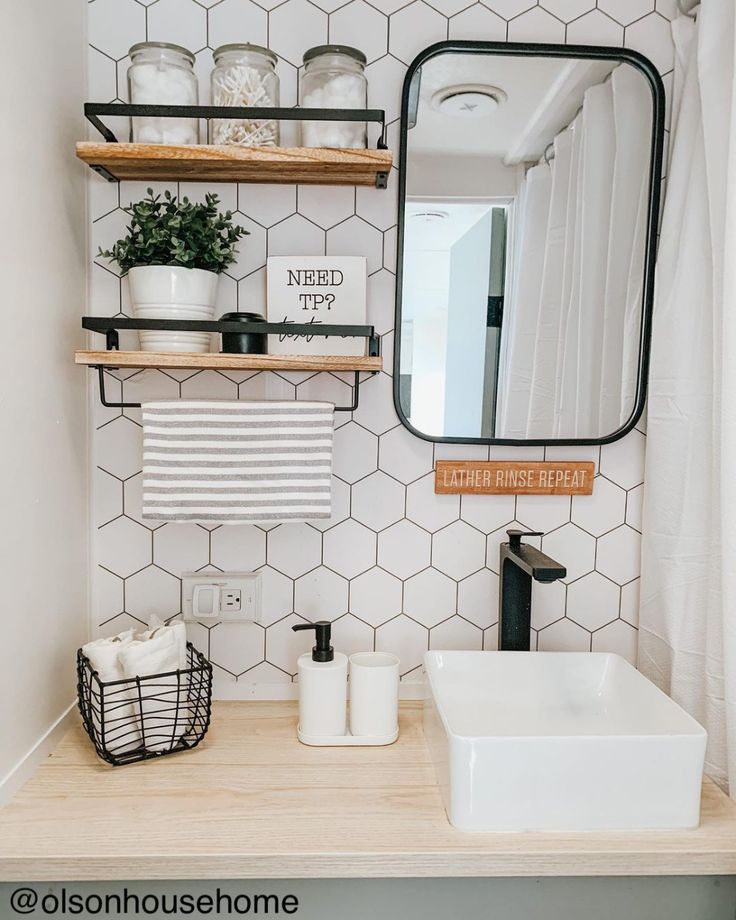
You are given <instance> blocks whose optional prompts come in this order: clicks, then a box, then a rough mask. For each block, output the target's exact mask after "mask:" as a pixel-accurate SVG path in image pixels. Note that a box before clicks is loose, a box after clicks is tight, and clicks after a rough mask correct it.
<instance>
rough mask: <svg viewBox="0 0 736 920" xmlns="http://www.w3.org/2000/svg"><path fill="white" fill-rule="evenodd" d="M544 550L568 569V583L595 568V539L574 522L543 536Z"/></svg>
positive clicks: (565, 579)
mask: <svg viewBox="0 0 736 920" xmlns="http://www.w3.org/2000/svg"><path fill="white" fill-rule="evenodd" d="M542 550H543V551H544V552H545V553H547V555H548V556H551V557H552V558H553V559H556V560H557V561H558V562H559V563H560V564H561V565H564V566H565V568H566V569H567V577H566V578H564V579H563V581H565V582H566V583H568V584H569V583H570V582H571V581H575V580H576V579H578V578H581V577H582V576H583V575H587V574H588V572H592V571H593V569H594V568H595V540H594V539H593V537H591V536H590V534H587V533H585V531H583V530H581V529H580V528H579V527H576V526H575V525H574V524H565V526H564V527H560V529H559V530H555V531H553V533H551V534H549V535H548V536H546V537H543V538H542Z"/></svg>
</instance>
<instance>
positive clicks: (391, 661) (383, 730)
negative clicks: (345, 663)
mask: <svg viewBox="0 0 736 920" xmlns="http://www.w3.org/2000/svg"><path fill="white" fill-rule="evenodd" d="M398 726H399V659H398V658H397V657H396V655H392V654H390V652H358V653H357V654H355V655H351V656H350V734H351V735H360V736H370V737H373V738H375V737H384V736H389V735H393V734H394V733H395V732H396V731H397V730H398Z"/></svg>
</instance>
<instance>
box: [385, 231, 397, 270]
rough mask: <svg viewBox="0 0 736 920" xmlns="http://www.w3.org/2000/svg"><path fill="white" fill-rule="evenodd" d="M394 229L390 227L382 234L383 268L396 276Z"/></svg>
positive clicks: (395, 237) (395, 234)
mask: <svg viewBox="0 0 736 920" xmlns="http://www.w3.org/2000/svg"><path fill="white" fill-rule="evenodd" d="M396 246H397V233H396V227H391V229H390V230H387V231H386V232H385V233H384V234H383V267H384V268H386V269H388V270H389V271H390V272H393V273H394V274H396V259H397V250H396Z"/></svg>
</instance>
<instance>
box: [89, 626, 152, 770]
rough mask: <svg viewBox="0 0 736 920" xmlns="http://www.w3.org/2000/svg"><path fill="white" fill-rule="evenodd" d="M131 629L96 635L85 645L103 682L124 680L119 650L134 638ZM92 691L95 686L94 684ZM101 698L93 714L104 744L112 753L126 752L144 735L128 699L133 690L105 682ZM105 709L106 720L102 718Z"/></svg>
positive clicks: (134, 709) (138, 743) (90, 660)
mask: <svg viewBox="0 0 736 920" xmlns="http://www.w3.org/2000/svg"><path fill="white" fill-rule="evenodd" d="M134 641H135V640H134V633H133V630H132V629H126V630H125V632H121V633H120V634H119V635H117V636H111V637H110V638H107V639H94V640H93V641H92V642H88V643H87V644H86V645H83V646H82V654H83V655H84V656H85V657H86V658H87V660H88V661H89V663H90V665H91V667H92V669H93V670H94V671H97V676H98V677H99V679H100V680H101V681H102V683H103V684H107V683H109V682H111V681H118V680H124V679H125V674H124V673H123V667H122V665H121V663H120V657H119V655H120V651H121V649H124V648H127V646H129V645H130V644H131V643H132V642H134ZM91 690H92V693H93V694H94V693H95V692H96V687H95V686H93V687H92V688H91ZM100 695H101V697H102V699H100V701H99V705H96V706H95V705H93V706H92V707H91V709H92V718H93V721H94V728H95V730H96V731H97V733H98V735H99V737H100V741H101V744H102V746H103V747H104V748H106V749H107V750H108V751H110V752H111V753H113V754H124V753H126V752H128V751H132V750H135V748H137V747H139V746H140V741H141V735H140V731H139V722H138V719H137V714H136V707H135V706H134V705H133V704H132V703H131V702H129V700H130V699H131V695H130V691H129V690H128V689H127V688H125V687H121V686H117V687H116V686H112V687H107V686H104V687H102V688H101V689H100ZM100 712H104V714H105V718H104V722H102V721H101V720H100Z"/></svg>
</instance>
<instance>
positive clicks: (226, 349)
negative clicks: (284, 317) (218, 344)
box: [220, 313, 268, 355]
mask: <svg viewBox="0 0 736 920" xmlns="http://www.w3.org/2000/svg"><path fill="white" fill-rule="evenodd" d="M220 322H222V323H265V322H266V318H265V317H264V316H261V314H260V313H224V314H223V315H222V316H221V317H220ZM222 352H223V354H231V355H266V354H268V336H267V335H266V333H265V332H223V333H222Z"/></svg>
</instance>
